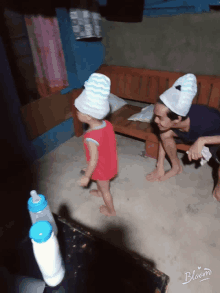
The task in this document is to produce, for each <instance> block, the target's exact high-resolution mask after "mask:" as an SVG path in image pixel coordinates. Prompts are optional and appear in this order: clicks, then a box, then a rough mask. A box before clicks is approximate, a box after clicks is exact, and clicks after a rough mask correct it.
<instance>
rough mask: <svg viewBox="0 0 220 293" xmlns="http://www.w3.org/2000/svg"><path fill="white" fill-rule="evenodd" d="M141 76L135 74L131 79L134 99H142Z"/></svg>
mask: <svg viewBox="0 0 220 293" xmlns="http://www.w3.org/2000/svg"><path fill="white" fill-rule="evenodd" d="M140 83H141V78H140V76H133V77H132V81H131V95H132V99H133V100H139V99H140Z"/></svg>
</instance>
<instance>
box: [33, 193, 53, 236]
mask: <svg viewBox="0 0 220 293" xmlns="http://www.w3.org/2000/svg"><path fill="white" fill-rule="evenodd" d="M30 194H31V197H30V198H29V200H28V210H29V213H30V217H31V222H32V224H34V223H36V222H38V221H48V222H49V223H50V224H51V225H52V227H53V231H54V234H55V236H57V232H58V230H57V225H56V223H55V221H54V217H53V215H52V213H51V211H50V208H49V206H48V203H47V200H46V198H45V196H43V195H42V194H37V192H36V191H35V190H32V191H31V192H30Z"/></svg>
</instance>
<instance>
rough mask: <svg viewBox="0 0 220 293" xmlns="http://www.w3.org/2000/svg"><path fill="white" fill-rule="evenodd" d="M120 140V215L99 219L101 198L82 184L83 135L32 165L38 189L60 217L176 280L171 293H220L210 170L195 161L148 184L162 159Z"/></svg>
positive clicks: (217, 213) (115, 189) (217, 207)
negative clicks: (70, 219) (170, 176)
mask: <svg viewBox="0 0 220 293" xmlns="http://www.w3.org/2000/svg"><path fill="white" fill-rule="evenodd" d="M117 141H118V156H119V175H118V177H117V178H116V179H115V180H114V181H112V183H111V191H112V195H113V198H114V205H115V209H116V212H117V216H116V217H111V218H109V217H105V216H103V215H102V214H100V212H99V206H100V205H101V204H102V203H103V202H102V199H100V198H96V197H93V196H91V195H90V194H89V190H88V189H83V188H81V187H79V186H78V185H77V180H78V179H79V178H80V175H79V172H80V170H81V169H82V168H83V167H85V166H86V163H85V157H84V152H83V148H82V138H77V137H73V138H71V139H70V140H68V141H67V142H65V143H64V144H63V145H61V146H59V147H58V148H57V149H56V150H55V151H53V152H51V153H50V154H48V155H46V156H44V157H43V158H41V159H40V160H39V161H38V162H36V163H35V164H34V165H33V167H32V168H33V169H32V172H33V174H34V173H35V174H37V177H36V182H35V183H34V184H36V185H35V186H36V189H37V191H38V192H39V193H42V194H44V195H46V196H47V198H48V201H49V204H50V206H51V208H52V210H53V212H55V213H57V214H61V213H65V214H66V215H67V214H68V216H69V217H71V218H72V219H73V220H75V221H77V222H78V223H80V224H82V225H83V226H84V227H87V228H88V229H91V230H92V231H95V232H96V233H98V234H100V235H101V237H104V238H105V239H107V240H108V241H110V242H111V243H113V244H115V245H117V246H120V247H122V248H127V249H129V250H132V251H134V252H136V253H137V254H139V255H140V256H142V257H144V258H145V259H146V260H149V261H150V262H151V263H152V264H153V265H154V266H155V267H156V268H157V269H158V270H160V271H162V272H164V273H165V274H167V275H168V276H169V277H170V283H169V287H168V292H169V293H177V292H178V293H195V292H199V293H203V292H204V293H209V292H210V293H217V292H219V281H218V276H219V275H218V274H219V267H220V260H219V247H220V238H219V234H218V231H219V219H220V204H219V203H218V202H217V201H214V200H213V198H212V189H213V178H212V169H211V167H210V166H209V165H208V164H206V165H205V166H203V167H201V168H198V169H196V168H195V165H194V164H191V165H189V164H188V165H185V166H184V171H183V173H182V174H180V175H178V176H176V177H174V178H171V179H169V180H168V181H166V182H160V183H158V182H155V183H151V182H147V181H146V180H145V175H146V174H148V173H149V172H151V171H152V170H153V169H154V166H155V162H156V161H155V160H154V159H151V158H143V157H141V156H140V153H141V152H142V151H143V150H144V142H141V141H137V140H135V139H130V138H126V137H123V136H120V135H117ZM179 157H180V158H181V157H183V154H181V153H179ZM165 169H167V170H168V169H169V164H168V162H167V161H166V163H165ZM94 187H96V186H95V183H92V184H91V187H90V188H94ZM193 272H194V277H193ZM205 272H206V274H205ZM207 278H209V279H207ZM204 279H206V280H204ZM185 282H188V283H187V284H183V283H185Z"/></svg>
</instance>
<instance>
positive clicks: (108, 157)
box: [84, 120, 118, 181]
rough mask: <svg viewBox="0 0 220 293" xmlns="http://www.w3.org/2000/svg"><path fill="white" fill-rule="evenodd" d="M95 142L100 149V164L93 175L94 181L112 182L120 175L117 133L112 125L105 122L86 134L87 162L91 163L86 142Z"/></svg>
mask: <svg viewBox="0 0 220 293" xmlns="http://www.w3.org/2000/svg"><path fill="white" fill-rule="evenodd" d="M89 140H90V141H93V142H95V143H96V144H97V147H98V153H99V158H98V163H97V166H96V168H95V170H94V172H93V174H92V177H91V179H93V180H103V181H105V180H110V179H112V178H113V177H115V176H116V175H117V173H118V156H117V148H116V139H115V133H114V130H113V126H112V124H111V123H110V122H109V121H107V120H104V121H103V125H101V126H100V127H99V128H97V129H94V130H91V131H89V132H86V133H85V134H84V147H85V152H86V160H87V162H89V161H90V154H89V149H88V146H87V144H86V141H89Z"/></svg>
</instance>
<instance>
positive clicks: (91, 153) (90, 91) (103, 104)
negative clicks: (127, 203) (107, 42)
mask: <svg viewBox="0 0 220 293" xmlns="http://www.w3.org/2000/svg"><path fill="white" fill-rule="evenodd" d="M110 84H111V82H110V79H109V78H108V77H107V76H105V75H103V74H100V73H93V74H92V75H91V76H90V77H89V79H88V80H87V81H86V82H85V84H84V87H85V89H84V90H83V92H82V93H81V94H80V95H79V97H78V98H77V99H76V100H75V103H74V105H75V107H76V109H77V110H78V111H77V117H78V119H79V120H80V121H81V122H83V123H87V124H88V125H89V129H88V130H87V131H86V133H85V134H84V138H83V139H84V141H83V143H84V149H85V154H86V160H87V168H86V169H84V171H85V173H84V175H83V176H82V177H81V179H80V181H79V184H80V186H83V187H85V186H87V185H88V183H89V181H90V179H92V180H94V181H96V183H97V190H91V191H90V194H92V195H95V196H97V197H102V198H103V200H104V203H105V205H102V206H101V207H100V212H101V213H102V214H104V215H105V216H116V212H115V208H114V205H113V198H112V196H111V193H110V180H111V179H112V178H114V177H115V176H116V175H117V172H118V157H117V149H116V139H115V133H114V130H113V126H112V124H111V123H110V122H109V121H107V120H103V119H104V117H105V116H106V115H107V114H108V113H109V110H110V107H109V101H108V97H109V94H110Z"/></svg>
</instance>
